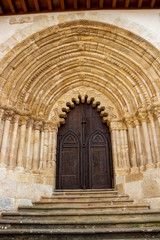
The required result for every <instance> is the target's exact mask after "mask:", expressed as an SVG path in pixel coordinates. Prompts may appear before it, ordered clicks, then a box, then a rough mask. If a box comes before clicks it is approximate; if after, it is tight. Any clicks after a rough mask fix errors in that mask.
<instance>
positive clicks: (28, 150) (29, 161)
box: [25, 119, 34, 170]
mask: <svg viewBox="0 0 160 240" xmlns="http://www.w3.org/2000/svg"><path fill="white" fill-rule="evenodd" d="M33 123H34V120H33V119H29V120H28V123H27V133H26V151H25V152H26V170H30V169H32V158H31V138H32V128H33Z"/></svg>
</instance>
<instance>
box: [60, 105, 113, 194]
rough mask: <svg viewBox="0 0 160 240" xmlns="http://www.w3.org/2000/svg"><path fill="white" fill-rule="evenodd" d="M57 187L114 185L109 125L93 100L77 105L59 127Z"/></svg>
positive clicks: (86, 187) (75, 187) (110, 186)
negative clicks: (105, 122)
mask: <svg viewBox="0 0 160 240" xmlns="http://www.w3.org/2000/svg"><path fill="white" fill-rule="evenodd" d="M56 166H57V167H56V188H57V189H106V188H112V178H113V173H112V171H113V169H112V156H111V139H110V132H109V128H108V126H107V125H106V124H104V123H102V119H101V117H100V114H99V113H98V112H97V110H96V109H95V108H93V107H92V105H91V104H87V103H81V104H79V105H75V107H74V109H71V111H70V113H68V115H67V119H66V123H65V124H64V125H62V126H61V127H60V128H59V131H58V140H57V164H56Z"/></svg>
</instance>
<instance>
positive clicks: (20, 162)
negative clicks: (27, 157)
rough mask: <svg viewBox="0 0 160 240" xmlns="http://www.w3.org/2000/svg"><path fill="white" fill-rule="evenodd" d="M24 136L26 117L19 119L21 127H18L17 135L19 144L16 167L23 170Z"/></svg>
mask: <svg viewBox="0 0 160 240" xmlns="http://www.w3.org/2000/svg"><path fill="white" fill-rule="evenodd" d="M25 137H26V118H24V119H23V118H22V119H21V127H20V137H19V146H18V157H17V169H19V170H23V168H24V163H23V155H24V144H25Z"/></svg>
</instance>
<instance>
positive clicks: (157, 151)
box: [148, 112, 160, 167]
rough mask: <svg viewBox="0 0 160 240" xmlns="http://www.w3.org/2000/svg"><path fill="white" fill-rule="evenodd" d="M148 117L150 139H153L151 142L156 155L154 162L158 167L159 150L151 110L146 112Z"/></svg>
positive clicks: (159, 161) (159, 164) (159, 160)
mask: <svg viewBox="0 0 160 240" xmlns="http://www.w3.org/2000/svg"><path fill="white" fill-rule="evenodd" d="M148 119H149V121H150V125H151V130H152V139H153V143H154V144H153V147H154V152H155V157H156V159H155V160H156V161H155V162H156V165H157V167H160V152H159V147H158V139H157V133H156V127H155V122H154V117H153V114H152V113H151V112H149V113H148Z"/></svg>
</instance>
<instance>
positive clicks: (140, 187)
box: [0, 10, 160, 210]
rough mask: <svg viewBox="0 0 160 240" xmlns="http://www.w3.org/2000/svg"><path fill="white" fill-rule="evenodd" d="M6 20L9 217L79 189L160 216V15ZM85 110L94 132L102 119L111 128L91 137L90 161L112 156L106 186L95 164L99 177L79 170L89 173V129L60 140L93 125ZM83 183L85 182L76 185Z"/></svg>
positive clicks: (1, 81)
mask: <svg viewBox="0 0 160 240" xmlns="http://www.w3.org/2000/svg"><path fill="white" fill-rule="evenodd" d="M146 16H147V17H146ZM2 19H3V20H2ZM1 20H2V21H1V22H0V26H1V29H4V30H5V29H6V30H7V31H6V33H5V32H4V33H3V34H2V39H1V42H0V43H1V55H0V146H1V147H0V184H1V190H0V209H2V210H13V209H17V207H18V206H20V205H26V206H28V205H31V203H32V201H33V200H38V199H40V197H41V196H51V194H52V192H53V191H54V189H55V188H60V189H61V188H64V189H67V188H72V187H73V188H74V189H75V188H77V189H79V188H95V189H96V188H116V189H117V190H118V191H119V193H122V194H129V195H130V196H131V197H132V198H133V199H134V200H135V201H137V202H139V203H144V202H145V203H149V204H150V205H151V208H159V207H160V33H159V32H158V29H159V28H160V11H159V10H144V11H142V12H138V11H131V12H130V13H126V12H125V11H91V12H87V11H86V12H85V11H84V12H73V13H69V12H68V13H54V14H53V13H48V14H47V13H46V14H38V15H36V14H35V15H26V16H23V15H18V16H8V17H3V18H1ZM151 20H152V22H151ZM84 106H86V108H88V110H87V111H86V110H84ZM89 106H90V107H91V108H89ZM80 108H81V109H82V112H83V113H84V111H86V112H85V114H88V115H87V116H88V119H90V123H89V124H90V125H94V124H93V122H94V121H96V120H95V119H98V118H99V119H100V120H101V121H100V122H101V123H102V125H103V126H102V127H101V126H100V125H101V124H100V123H99V122H98V123H97V122H96V124H95V126H94V127H93V128H92V127H91V129H92V133H94V134H92V133H91V135H92V137H91V139H90V140H87V141H89V145H87V144H86V145H87V146H88V150H87V151H88V153H87V155H86V156H85V158H86V159H87V156H90V158H91V159H97V157H96V156H99V158H100V159H103V157H104V156H107V154H108V156H109V157H108V159H109V160H107V161H108V165H105V167H104V168H103V170H104V172H103V174H101V179H100V175H98V176H97V175H95V174H94V166H95V165H96V164H97V165H98V164H99V165H98V167H97V169H99V168H100V163H99V161H97V162H96V163H95V164H93V165H92V164H91V169H92V171H91V173H90V170H89V172H86V170H84V169H85V168H84V167H82V166H80V165H78V163H79V162H78V161H81V164H82V165H83V156H84V155H83V147H81V148H80V150H76V149H78V147H79V146H83V144H84V146H85V141H84V136H85V132H84V134H82V136H79V139H82V142H81V143H79V145H76V144H78V141H80V140H78V138H77V136H78V134H79V132H83V130H84V129H83V125H82V129H81V130H79V132H77V133H76V132H74V133H72V134H70V135H65V134H64V131H63V130H61V129H62V128H64V126H70V127H71V128H72V126H73V125H74V122H75V121H77V122H78V120H74V119H80V121H82V122H81V123H84V124H85V121H86V120H85V117H84V119H81V115H82V112H80V111H79V110H76V109H80ZM92 109H94V112H93V113H92ZM76 111H77V114H75V118H74V119H73V118H72V117H70V116H72V115H71V114H72V113H73V112H76ZM89 113H90V114H89ZM78 114H79V115H78ZM76 116H79V117H77V118H76ZM85 116H86V115H85ZM68 119H72V120H73V121H72V122H71V120H68ZM67 121H70V122H69V123H67ZM97 121H99V120H97ZM67 124H68V125H67ZM77 124H78V123H77ZM98 124H100V125H98ZM90 125H87V126H90ZM77 126H78V125H76V126H75V129H76V128H78V127H77ZM96 126H100V127H99V128H98V127H97V128H96ZM105 128H106V132H107V133H105ZM86 129H89V127H86ZM97 129H101V130H99V132H97V131H98V130H97ZM84 131H85V130H84ZM86 131H87V130H86ZM103 131H104V135H103V134H101V133H103ZM72 132H73V131H72ZM63 134H64V138H63V140H64V141H62V144H61V138H59V136H62V135H63ZM76 134H77V135H76ZM88 134H89V133H88ZM105 134H108V135H106V136H109V137H103V136H105ZM57 136H58V139H59V140H58V141H57ZM66 136H67V138H65V137H66ZM65 139H67V140H66V142H65ZM76 139H77V140H76ZM107 139H110V140H107ZM76 141H77V142H76ZM96 141H97V142H96ZM98 141H99V142H98ZM109 141H110V143H108V142H109ZM105 142H106V143H105ZM68 143H70V144H73V145H65V144H68ZM105 144H109V145H105ZM67 146H68V148H67ZM106 146H108V147H107V148H106ZM69 148H70V149H71V152H72V153H73V155H69V156H68V157H66V156H67V154H68V152H69V150H66V152H65V150H64V149H69ZM94 149H96V150H95V151H94ZM62 151H63V152H64V154H63V156H61V155H62V154H61V152H62ZM77 151H79V152H77ZM102 152H103V154H104V155H103V154H101V153H102ZM79 154H81V156H80V159H81V160H77V165H76V167H75V169H81V170H77V171H78V177H79V179H80V180H77V179H78V178H76V175H77V174H76V173H77V172H76V171H75V175H74V176H72V177H70V178H69V176H70V175H71V174H72V173H73V172H74V168H72V166H73V165H74V162H73V161H72V160H73V158H74V159H78V157H76V156H79ZM96 154H98V155H96ZM72 156H73V158H72ZM104 159H105V157H104ZM67 161H68V165H67ZM104 161H105V160H104ZM60 162H61V164H60ZM91 162H92V160H91ZM61 165H63V168H64V169H61ZM101 166H104V162H103V163H102V165H101ZM101 168H102V167H101ZM67 169H68V170H67ZM69 169H72V171H69ZM88 169H90V164H89V163H88ZM95 169H96V168H95ZM108 169H109V170H108ZM63 171H64V173H63ZM67 171H68V173H66V172H67ZM84 171H85V174H84ZM97 171H98V170H97ZM70 172H71V173H70ZM85 176H89V177H88V178H87V177H85ZM108 176H109V177H108ZM62 178H63V179H64V182H63V181H62ZM98 178H99V179H100V180H97V179H98ZM67 179H69V180H67ZM87 179H89V180H87ZM103 179H106V182H103ZM107 179H108V180H107ZM74 181H75V182H76V181H79V182H78V183H77V184H75V185H74V184H73V185H74V186H73V185H70V183H73V182H74ZM98 181H99V182H101V184H99V185H97V182H98ZM62 182H63V183H62ZM75 182H74V183H75ZM91 182H92V183H93V184H91Z"/></svg>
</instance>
